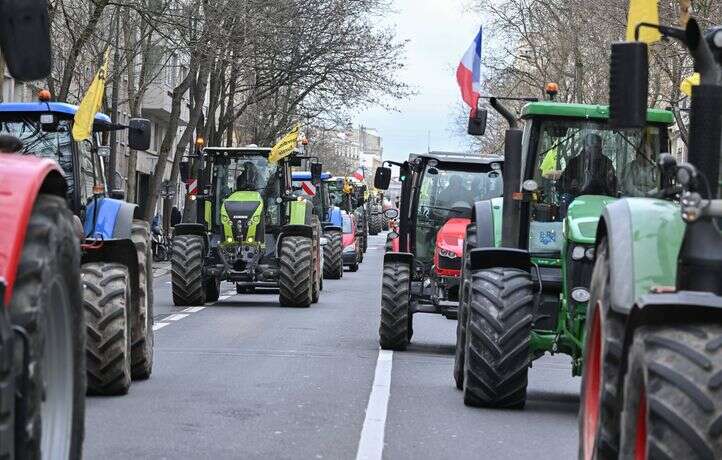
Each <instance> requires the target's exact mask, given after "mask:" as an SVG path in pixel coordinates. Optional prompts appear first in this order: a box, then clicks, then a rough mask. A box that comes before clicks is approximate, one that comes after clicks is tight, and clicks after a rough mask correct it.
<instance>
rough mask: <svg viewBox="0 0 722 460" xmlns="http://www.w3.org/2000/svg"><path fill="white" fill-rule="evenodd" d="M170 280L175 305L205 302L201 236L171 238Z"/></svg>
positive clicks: (196, 304) (197, 304)
mask: <svg viewBox="0 0 722 460" xmlns="http://www.w3.org/2000/svg"><path fill="white" fill-rule="evenodd" d="M171 280H172V284H173V303H174V304H175V305H176V306H186V305H187V306H200V305H203V304H204V303H205V302H206V296H205V294H206V291H205V285H204V283H203V238H201V237H200V236H197V235H179V236H176V237H174V238H173V255H172V257H171Z"/></svg>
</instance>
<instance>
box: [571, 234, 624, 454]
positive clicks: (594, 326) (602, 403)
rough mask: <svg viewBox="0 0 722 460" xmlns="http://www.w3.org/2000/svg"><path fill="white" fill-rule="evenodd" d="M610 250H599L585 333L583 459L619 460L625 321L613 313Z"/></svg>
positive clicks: (605, 246)
mask: <svg viewBox="0 0 722 460" xmlns="http://www.w3.org/2000/svg"><path fill="white" fill-rule="evenodd" d="M609 276H610V265H609V246H608V243H607V240H606V238H605V239H602V241H601V242H600V243H599V246H598V247H597V259H596V262H595V265H594V275H593V277H592V282H591V296H590V300H589V307H588V308H587V316H586V318H587V320H586V324H585V331H584V371H583V374H582V391H581V398H580V399H581V404H580V405H579V456H580V458H592V457H595V456H596V457H599V458H617V457H618V456H619V414H620V408H619V400H618V394H617V392H618V389H617V386H618V379H619V373H620V371H621V369H620V367H621V365H622V348H623V346H622V341H623V339H624V317H622V316H621V315H619V314H617V313H615V312H614V311H612V310H611V309H610V303H611V301H610V292H609V291H610V289H609Z"/></svg>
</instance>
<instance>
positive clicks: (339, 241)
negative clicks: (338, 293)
mask: <svg viewBox="0 0 722 460" xmlns="http://www.w3.org/2000/svg"><path fill="white" fill-rule="evenodd" d="M326 239H328V243H327V244H326V246H324V247H323V251H324V252H323V277H324V278H326V279H332V280H337V279H341V278H342V277H343V233H341V232H340V231H330V232H327V233H326Z"/></svg>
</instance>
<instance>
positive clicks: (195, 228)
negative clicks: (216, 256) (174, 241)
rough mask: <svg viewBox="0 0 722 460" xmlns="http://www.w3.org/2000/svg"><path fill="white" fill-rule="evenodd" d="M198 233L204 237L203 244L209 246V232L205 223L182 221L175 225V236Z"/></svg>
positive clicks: (197, 234)
mask: <svg viewBox="0 0 722 460" xmlns="http://www.w3.org/2000/svg"><path fill="white" fill-rule="evenodd" d="M180 235H196V236H200V237H201V238H203V244H204V245H205V247H206V248H208V245H209V243H208V234H207V233H206V227H204V226H203V224H194V223H181V224H177V225H176V226H175V227H173V236H180Z"/></svg>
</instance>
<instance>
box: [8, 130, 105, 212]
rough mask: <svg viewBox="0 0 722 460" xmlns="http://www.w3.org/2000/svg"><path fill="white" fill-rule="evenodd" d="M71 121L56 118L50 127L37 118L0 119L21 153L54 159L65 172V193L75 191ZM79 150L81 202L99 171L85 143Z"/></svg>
mask: <svg viewBox="0 0 722 460" xmlns="http://www.w3.org/2000/svg"><path fill="white" fill-rule="evenodd" d="M71 126H72V125H71V121H70V120H59V121H58V122H57V123H56V124H55V125H53V126H52V127H47V126H43V127H41V126H40V123H38V122H37V120H30V119H21V118H18V119H5V120H4V121H0V133H2V134H11V135H13V136H15V137H17V138H18V139H20V140H21V141H22V142H23V150H22V152H23V153H26V154H28V155H36V156H39V157H43V158H51V159H53V160H55V161H57V162H58V164H59V165H60V167H61V169H62V170H63V172H64V173H65V174H64V175H65V180H66V182H67V184H68V197H69V198H72V197H73V196H74V194H75V187H76V184H75V175H74V171H73V144H74V142H73V139H72V136H71V129H72V128H71ZM79 145H80V149H79V150H80V151H79V157H78V158H79V160H80V168H79V169H80V171H79V172H80V174H81V177H82V178H83V180H82V181H81V182H82V184H81V185H82V187H81V190H80V192H81V193H80V198H81V200H82V203H84V202H85V200H87V199H88V198H89V197H90V196H92V189H93V185H94V184H95V182H96V180H95V179H94V178H95V177H102V174H100V163H99V159H98V158H94V155H93V154H92V150H91V148H90V144H89V143H81V144H79Z"/></svg>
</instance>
